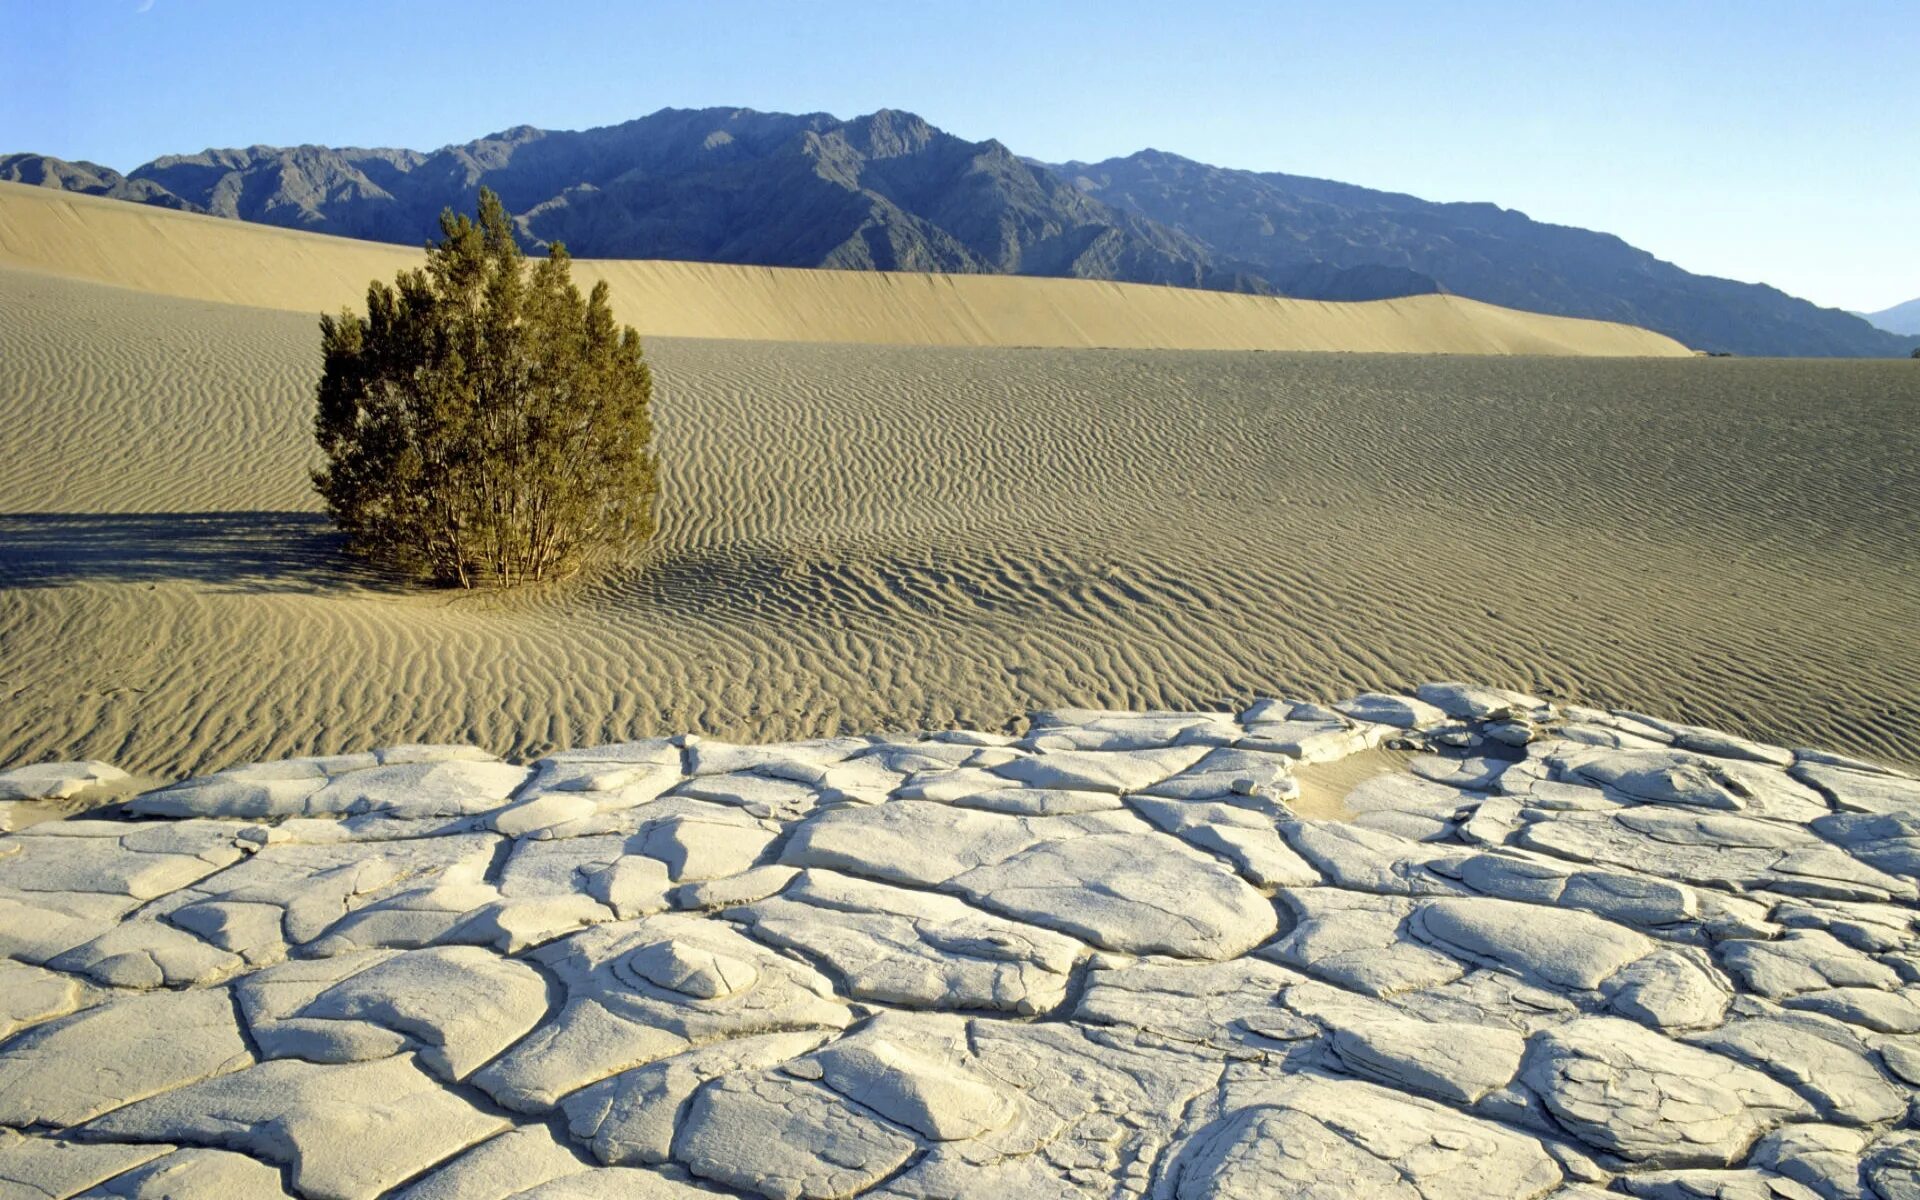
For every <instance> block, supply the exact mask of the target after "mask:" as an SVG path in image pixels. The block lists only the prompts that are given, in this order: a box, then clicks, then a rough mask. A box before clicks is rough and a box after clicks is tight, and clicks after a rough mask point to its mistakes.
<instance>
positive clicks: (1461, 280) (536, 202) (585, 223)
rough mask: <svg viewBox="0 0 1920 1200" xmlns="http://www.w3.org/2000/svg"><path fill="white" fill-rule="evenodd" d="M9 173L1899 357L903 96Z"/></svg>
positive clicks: (1449, 207) (1357, 199)
mask: <svg viewBox="0 0 1920 1200" xmlns="http://www.w3.org/2000/svg"><path fill="white" fill-rule="evenodd" d="M0 180H7V181H12V182H19V183H30V184H38V185H41V186H45V187H54V188H62V189H66V190H70V191H77V192H86V193H90V194H93V195H101V196H108V197H113V198H116V199H122V200H129V201H134V202H138V203H143V204H158V205H164V206H167V207H171V208H178V209H183V210H187V211H192V212H203V213H210V214H213V215H216V216H223V217H232V218H237V219H240V220H245V221H258V222H263V223H266V224H272V225H279V226H283V227H288V228H294V229H306V230H311V231H314V232H318V233H327V234H337V235H341V236H346V237H357V238H368V239H373V240H376V241H386V242H400V243H408V244H419V243H421V242H424V241H425V240H426V239H427V238H429V237H430V236H432V235H433V234H434V233H435V231H436V221H437V218H438V216H439V214H440V213H441V211H442V210H444V209H446V208H448V207H452V208H454V209H457V210H467V211H470V210H471V209H472V208H473V206H474V202H475V197H476V196H477V194H478V191H479V189H480V188H481V187H483V186H484V187H490V188H492V189H493V190H494V191H495V192H497V193H499V195H500V197H501V199H502V201H503V202H504V203H505V204H506V206H507V208H508V210H509V211H510V212H512V213H513V214H514V216H515V219H516V222H517V227H518V231H519V234H520V236H521V238H522V239H523V241H524V242H525V243H526V244H527V245H528V246H529V247H530V248H533V249H539V248H541V247H543V246H545V245H548V244H550V243H553V242H564V243H565V244H566V246H567V248H568V250H569V251H570V252H572V253H573V254H575V255H578V256H581V257H591V258H666V259H693V260H699V261H708V262H730V263H752V264H762V265H769V266H794V267H833V268H846V269H856V270H883V271H887V270H897V271H942V272H968V273H982V272H983V273H999V274H1018V275H1044V276H1066V277H1079V278H1089V279H1114V280H1125V281H1130V282H1138V283H1156V284H1171V285H1175V286H1181V287H1197V288H1213V289H1220V290H1231V291H1245V292H1258V293H1272V294H1280V295H1288V296H1299V297H1306V298H1311V299H1323V300H1367V299H1379V298H1386V297H1392V296H1403V295H1413V294H1419V293H1425V292H1435V291H1446V292H1452V293H1455V294H1458V295H1462V296H1467V297H1470V298H1473V299H1477V300H1485V301H1488V302H1490V303H1494V304H1500V305H1505V306H1507V307H1511V308H1520V309H1528V310H1532V311H1536V312H1545V313H1553V314H1558V315H1565V316H1579V317H1596V318H1601V319H1605V320H1611V321H1622V322H1626V323H1629V324H1634V325H1641V326H1645V327H1647V328H1650V329H1655V330H1658V331H1660V332H1662V333H1666V334H1668V335H1670V336H1672V337H1675V338H1678V339H1679V340H1680V341H1682V342H1685V343H1686V344H1688V345H1689V346H1692V347H1694V348H1695V349H1698V350H1707V351H1723V352H1731V353H1739V354H1760V355H1766V354H1772V355H1858V356H1865V355H1899V354H1905V353H1907V352H1908V350H1909V349H1910V348H1911V347H1912V346H1913V345H1914V340H1913V339H1911V338H1903V337H1900V336H1897V335H1895V334H1893V333H1889V332H1887V331H1885V330H1882V329H1876V328H1874V327H1873V326H1872V325H1870V324H1869V323H1868V322H1867V321H1865V320H1862V319H1861V318H1859V317H1858V316H1855V315H1853V314H1850V313H1846V312H1842V311H1841V310H1839V309H1823V308H1819V307H1817V306H1815V305H1813V304H1810V303H1808V302H1807V301H1804V300H1799V299H1796V298H1794V297H1792V296H1789V295H1787V294H1786V293H1784V292H1781V291H1779V290H1777V289H1775V288H1771V287H1767V286H1765V285H1760V284H1747V283H1737V282H1734V281H1731V280H1725V279H1716V278H1712V277H1708V276H1701V275H1694V274H1690V273H1689V272H1686V271H1684V270H1681V269H1680V268H1679V267H1676V266H1674V265H1673V264H1671V263H1667V262H1663V261H1661V260H1659V259H1657V258H1655V257H1653V256H1652V255H1650V254H1648V253H1646V252H1645V251H1642V250H1637V249H1635V248H1634V247H1632V246H1630V245H1628V244H1627V243H1626V242H1624V241H1621V240H1620V239H1619V238H1616V237H1613V236H1611V235H1609V234H1604V233H1593V232H1589V231H1587V230H1583V229H1575V228H1570V227H1567V226H1560V225H1550V224H1546V223H1543V222H1539V221H1534V220H1532V219H1531V218H1529V217H1527V216H1526V215H1525V214H1522V213H1519V212H1515V211H1512V210H1509V209H1503V208H1500V207H1497V206H1495V205H1492V204H1439V203H1433V202H1430V201H1426V200H1421V199H1418V198H1416V197H1413V196H1407V195H1400V194H1397V193H1391V192H1381V191H1374V190H1371V189H1368V188H1363V187H1356V186H1353V185H1350V184H1343V183H1334V182H1331V181H1327V180H1320V179H1311V178H1306V177H1303V176H1294V175H1282V174H1271V173H1259V172H1254V171H1242V170H1234V169H1229V168H1224V167H1214V166H1208V165H1206V164H1204V163H1199V162H1194V161H1192V160H1190V159H1185V158H1181V157H1179V156H1177V155H1173V154H1168V153H1165V152H1162V151H1157V150H1145V151H1141V152H1140V153H1137V154H1133V155H1130V156H1128V157H1125V158H1116V159H1110V160H1108V161H1106V162H1100V163H1080V162H1069V163H1060V164H1048V163H1043V162H1038V161H1035V160H1031V159H1024V158H1021V157H1020V156H1018V155H1016V154H1014V153H1013V152H1012V151H1011V150H1009V149H1008V148H1007V147H1006V146H1005V145H1003V144H1002V143H1000V142H998V141H995V140H987V141H982V142H970V141H967V140H965V139H963V138H959V137H956V136H954V135H952V134H949V133H946V132H944V131H942V130H940V129H937V128H935V127H934V126H932V125H930V124H928V123H927V122H926V121H924V120H922V119H921V118H920V117H917V116H915V115H913V114H911V113H905V112H898V111H893V110H887V109H883V110H880V111H878V112H875V113H871V114H869V115H867V116H864V117H859V118H856V119H854V120H850V121H843V120H840V119H838V118H835V117H832V116H829V115H827V114H824V113H812V114H805V115H790V114H783V113H762V112H755V111H752V110H747V109H697V110H695V109H663V110H661V111H660V112H657V113H654V114H652V115H651V116H646V117H641V118H639V119H637V120H633V121H628V122H625V123H623V124H619V125H609V126H604V127H600V128H595V129H588V130H583V131H578V132H571V131H555V130H542V129H535V128H533V127H531V126H519V127H516V128H513V129H508V130H505V131H503V132H500V133H496V134H493V135H490V136H488V137H484V138H480V139H477V140H475V141H471V142H467V143H465V144H462V145H457V146H446V147H442V148H441V149H439V150H435V151H432V152H422V151H417V150H403V149H361V148H356V147H339V148H336V147H325V146H293V147H276V146H249V147H246V148H244V149H224V150H206V151H202V152H201V153H198V154H191V155H168V156H165V157H162V158H157V159H155V160H153V161H152V162H149V163H146V164H144V165H142V166H140V167H137V168H135V169H134V170H133V171H131V172H129V173H127V174H125V175H122V174H120V173H119V172H117V171H115V170H113V169H111V168H108V167H104V166H100V165H98V164H95V163H89V162H67V161H63V160H61V159H57V158H52V157H48V156H45V155H38V154H10V155H5V156H0Z"/></svg>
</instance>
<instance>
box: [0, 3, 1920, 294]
mask: <svg viewBox="0 0 1920 1200" xmlns="http://www.w3.org/2000/svg"><path fill="white" fill-rule="evenodd" d="M0 81H4V82H0V151H11V150H33V151H38V152H41V153H47V154H55V155H59V156H61V157H66V158H89V159H93V160H95V161H97V162H102V163H105V164H107V165H108V166H112V167H117V168H119V169H121V170H126V169H129V168H131V167H133V166H135V165H137V164H139V163H141V162H144V161H146V160H147V159H149V158H152V157H154V156H156V155H159V154H162V153H179V152H192V151H196V150H200V149H203V148H205V147H208V146H229V145H246V144H249V143H254V142H267V143H274V144H283V143H293V142H324V143H328V144H332V145H352V144H357V145H400V146H410V147H414V148H417V149H432V148H435V147H438V146H441V145H444V144H447V143H449V142H457V141H465V140H467V139H468V138H471V137H475V136H478V135H481V134H484V133H489V132H492V131H494V130H497V129H501V128H504V127H506V126H509V125H516V124H521V123H527V124H533V125H541V126H546V127H549V128H568V129H571V128H582V127H586V126H591V125H604V124H610V123H613V122H617V121H621V120H625V119H628V118H630V117H635V116H639V115H642V114H644V113H648V112H652V111H653V110H655V109H658V108H661V107H665V106H669V105H671V106H689V107H690V106H705V105H723V104H724V105H743V106H747V107H752V108H760V109H768V110H778V111H800V112H810V111H826V112H831V113H835V114H838V115H840V116H853V115H856V114H858V113H864V112H869V111H871V110H873V109H875V108H879V107H883V106H884V107H894V108H905V109H911V110H913V111H915V112H918V113H920V114H921V115H923V116H925V117H926V118H927V119H928V120H930V121H932V122H933V123H934V124H936V125H939V126H942V127H943V128H946V129H948V130H951V131H952V132H954V133H957V134H960V135H962V136H965V137H969V138H985V137H997V138H999V139H1001V140H1002V141H1004V142H1006V143H1007V144H1009V145H1010V146H1012V147H1013V148H1014V149H1015V150H1016V151H1018V152H1020V153H1022V154H1029V155H1034V156H1036V157H1040V158H1046V159H1063V158H1082V159H1098V158H1104V157H1108V156H1112V155H1119V154H1126V153H1129V152H1131V151H1134V150H1137V149H1140V148H1142V147H1146V146H1153V147H1157V148H1159V149H1164V150H1171V151H1175V152H1177V153H1181V154H1185V155H1188V156H1190V157H1193V158H1198V159H1202V160H1205V161H1208V162H1214V163H1219V164H1222V165H1225V166H1236V167H1248V168H1253V169H1257V170H1280V171H1289V172H1293V173H1296V174H1303V175H1318V176H1323V177H1327V178H1332V179H1339V180H1344V181H1347V182H1350V183H1359V184H1365V185H1368V186H1371V187H1382V188H1391V189H1394V190H1399V191H1407V192H1412V193H1414V194H1416V195H1420V196H1425V197H1428V198H1431V199H1438V200H1492V201H1495V202H1497V203H1500V204H1502V205H1505V206H1507V207H1509V208H1518V209H1521V210H1522V211H1524V212H1526V213H1528V214H1530V215H1532V216H1534V217H1536V218H1539V219H1542V220H1550V221H1558V222H1563V223H1566V224H1572V225H1581V226H1586V227H1588V228H1593V229H1603V230H1607V231H1610V232H1613V233H1617V234H1620V235H1621V236H1623V237H1625V238H1626V239H1627V240H1628V241H1631V242H1633V243H1635V244H1637V245H1639V246H1642V247H1644V248H1646V249H1648V250H1651V251H1653V252H1654V253H1655V254H1658V255H1660V256H1661V257H1663V258H1667V259H1671V260H1673V261H1675V262H1677V263H1679V264H1680V265H1682V266H1684V267H1687V268H1688V269H1690V270H1694V271H1702V272H1707V273H1710V274H1717V275H1726V276H1730V277H1732V278H1736V279H1744V280H1758V281H1764V282H1768V283H1772V284H1775V285H1776V286H1779V287H1782V288H1785V289H1786V290H1787V291H1790V292H1793V293H1795V294H1798V295H1802V296H1806V297H1807V298H1809V299H1812V300H1815V301H1818V302H1820V303H1822V304H1831V305H1837V306H1840V307H1846V308H1861V309H1869V308H1882V307H1885V306H1888V305H1891V304H1893V303H1895V302H1898V301H1902V300H1906V299H1909V298H1912V297H1914V296H1920V2H1916V0H1881V2H1874V0H1860V2H1846V0H1701V2H1692V3H1690V2H1687V0H1663V2H1642V0H1586V2H1584V3H1561V2H1559V0H1531V2H1526V3H1520V2H1515V3H1504V2H1503V3H1495V2H1485V3H1473V2H1471V0H1459V2H1452V0H1446V2H1435V0H1411V2H1404V3H1401V2H1394V3H1388V2H1375V3H1369V2H1365V0H1359V2H1354V3H1336V2H1325V3H1298V4H1295V3H1283V2H1279V0H1275V2H1273V3H1226V2H1213V0H1176V2H1173V3H1168V2H1167V0H1152V2H1138V3H1136V2H1134V0H1100V2H1097V3H1057V4H1055V3H1047V2H1045V0H1024V2H1018V3H1003V2H1000V0H964V2H959V0H956V2H952V3H945V2H934V0H889V2H887V3H865V2H855V0H788V2H774V0H767V2H746V0H711V2H708V3H678V2H672V3H669V2H657V3H641V2H635V0H629V2H625V3H615V2H605V3H575V4H569V3H563V2H558V0H556V2H555V3H552V4H529V3H526V2H525V0H515V2H514V3H494V2H492V0H462V2H460V3H427V2H419V3H374V2H372V0H323V2H317V3H304V2H297V0H0Z"/></svg>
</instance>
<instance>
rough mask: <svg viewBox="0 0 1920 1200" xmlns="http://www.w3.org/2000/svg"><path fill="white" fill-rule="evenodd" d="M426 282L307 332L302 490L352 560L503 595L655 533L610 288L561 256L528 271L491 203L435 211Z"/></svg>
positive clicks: (379, 295)
mask: <svg viewBox="0 0 1920 1200" xmlns="http://www.w3.org/2000/svg"><path fill="white" fill-rule="evenodd" d="M440 231H441V234H442V238H441V240H440V241H439V242H438V243H437V244H434V245H430V246H428V247H427V265H426V268H425V269H424V270H414V271H402V272H400V274H399V276H398V277H397V278H396V279H395V280H394V284H393V286H392V287H389V286H387V285H386V284H383V283H380V282H378V281H375V282H374V283H372V284H371V285H370V286H369V287H368V289H367V311H366V315H365V316H364V317H362V316H360V315H359V314H357V313H354V312H352V311H351V310H348V311H343V312H342V313H341V314H340V315H339V316H338V317H322V318H321V320H320V336H321V347H322V350H323V351H324V353H325V369H324V373H323V374H322V376H321V379H320V387H319V410H318V412H317V413H316V415H315V417H314V435H315V437H316V438H317V439H318V440H319V443H320V449H321V450H322V451H323V452H324V453H325V455H326V460H327V461H326V466H325V467H324V468H322V469H321V470H319V471H316V472H314V477H313V481H314V486H315V487H316V488H318V489H319V492H320V495H321V496H322V498H323V499H324V500H325V501H326V505H327V511H328V512H329V513H331V514H332V516H333V519H334V521H335V522H336V523H337V524H338V525H339V526H340V528H341V529H342V530H343V531H344V532H345V533H346V534H347V537H348V541H349V544H350V545H351V546H352V548H353V549H354V550H355V551H356V552H358V553H361V554H364V555H366V556H368V557H369V558H372V559H374V560H376V561H378V562H380V563H382V564H384V565H387V566H390V567H393V568H395V569H398V570H400V571H403V572H406V573H407V574H410V575H413V576H416V577H421V578H426V579H431V580H433V581H435V582H439V583H450V584H451V583H457V584H459V585H460V586H462V587H473V586H475V585H476V584H483V583H484V584H496V585H500V586H510V585H512V584H517V583H522V582H525V581H528V580H537V579H545V578H550V577H553V576H555V575H558V574H562V573H564V572H566V571H569V570H572V569H573V568H575V567H576V566H578V565H579V563H580V562H581V561H582V560H583V559H585V558H587V557H589V556H591V555H593V554H594V553H596V552H602V551H606V550H610V549H615V548H618V547H621V546H631V545H635V544H638V543H639V542H641V541H644V540H645V539H646V538H647V537H648V536H650V535H651V534H652V532H653V527H654V514H653V501H654V496H655V494H656V492H657V491H658V483H657V480H656V462H655V458H654V454H653V449H652V442H653V420H652V414H651V411H650V404H651V399H652V391H653V384H652V377H651V374H650V373H649V371H648V369H647V364H646V361H645V359H644V358H643V357H642V355H641V350H640V336H639V334H637V333H635V332H634V331H633V330H632V329H631V328H626V327H621V326H617V325H616V324H615V323H614V320H613V312H612V310H611V308H610V307H609V306H608V304H607V285H606V284H605V283H604V282H603V283H599V284H596V285H594V289H593V293H592V295H591V296H588V297H587V298H585V299H582V298H581V295H580V290H579V289H578V288H576V287H575V286H574V285H573V282H572V280H571V278H570V273H569V259H568V257H567V253H566V250H565V249H564V248H563V247H561V246H559V245H557V244H556V245H554V246H553V248H552V251H551V253H550V255H549V256H548V257H547V258H546V259H544V260H540V261H537V262H535V263H532V264H529V263H528V262H527V260H526V259H525V258H524V257H523V256H522V254H521V252H520V248H519V246H518V245H517V244H515V242H514V238H513V228H512V225H511V223H510V220H509V218H508V216H507V213H506V209H505V208H504V207H502V205H501V204H500V201H499V199H498V198H497V197H496V196H495V195H494V194H493V193H492V192H490V191H487V190H485V189H482V191H481V193H480V215H479V220H478V221H473V220H470V219H468V218H467V217H465V216H456V215H454V214H453V212H452V211H451V210H449V211H448V212H447V213H445V214H444V215H442V216H441V218H440Z"/></svg>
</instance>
